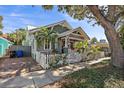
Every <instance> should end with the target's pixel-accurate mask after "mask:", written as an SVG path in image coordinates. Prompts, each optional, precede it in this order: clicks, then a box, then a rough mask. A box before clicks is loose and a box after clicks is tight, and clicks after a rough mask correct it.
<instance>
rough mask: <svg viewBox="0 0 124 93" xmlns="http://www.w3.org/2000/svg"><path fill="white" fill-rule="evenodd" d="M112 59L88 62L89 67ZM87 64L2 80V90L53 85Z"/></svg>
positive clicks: (82, 63) (70, 65) (71, 65)
mask: <svg viewBox="0 0 124 93" xmlns="http://www.w3.org/2000/svg"><path fill="white" fill-rule="evenodd" d="M107 59H110V57H106V58H101V59H99V60H97V61H91V62H88V64H89V65H92V64H96V63H99V62H101V61H103V60H107ZM85 65H86V64H85V63H84V62H81V63H75V64H69V65H68V66H64V67H60V68H58V69H56V70H53V71H51V70H41V71H35V72H30V73H28V74H23V75H21V76H16V77H12V78H7V79H0V88H24V87H27V88H38V87H43V86H45V85H47V84H50V83H53V82H55V81H58V80H60V79H62V77H63V76H65V75H67V74H70V73H72V72H74V71H78V70H80V69H83V68H85Z"/></svg>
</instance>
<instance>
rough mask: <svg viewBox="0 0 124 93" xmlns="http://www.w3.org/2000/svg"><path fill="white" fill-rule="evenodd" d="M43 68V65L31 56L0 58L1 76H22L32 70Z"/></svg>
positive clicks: (2, 77)
mask: <svg viewBox="0 0 124 93" xmlns="http://www.w3.org/2000/svg"><path fill="white" fill-rule="evenodd" d="M38 70H42V67H41V66H40V65H39V64H38V63H36V62H35V61H34V60H33V59H32V58H31V57H23V58H2V59H0V78H1V79H4V78H8V77H14V76H20V75H21V74H25V73H29V72H32V71H38Z"/></svg>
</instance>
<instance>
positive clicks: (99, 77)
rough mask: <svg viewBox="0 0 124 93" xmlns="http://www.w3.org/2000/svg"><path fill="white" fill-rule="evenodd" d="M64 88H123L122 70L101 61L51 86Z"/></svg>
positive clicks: (123, 74)
mask: <svg viewBox="0 0 124 93" xmlns="http://www.w3.org/2000/svg"><path fill="white" fill-rule="evenodd" d="M55 85H56V87H57V86H59V87H65V88H122V87H123V88H124V70H120V69H118V68H115V67H112V66H110V65H109V61H103V62H102V63H98V64H96V65H92V66H91V67H90V68H85V69H82V70H80V71H76V72H74V73H72V74H69V75H67V76H66V77H64V79H63V80H61V81H59V82H56V83H54V84H52V85H50V86H51V87H52V86H55Z"/></svg>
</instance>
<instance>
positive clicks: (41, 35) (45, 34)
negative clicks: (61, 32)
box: [35, 27, 57, 49]
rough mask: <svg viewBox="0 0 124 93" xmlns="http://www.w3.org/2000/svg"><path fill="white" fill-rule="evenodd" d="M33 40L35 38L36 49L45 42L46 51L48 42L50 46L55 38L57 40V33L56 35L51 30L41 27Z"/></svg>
mask: <svg viewBox="0 0 124 93" xmlns="http://www.w3.org/2000/svg"><path fill="white" fill-rule="evenodd" d="M35 38H36V41H37V46H38V47H40V46H42V45H43V44H44V41H45V43H46V45H47V49H48V48H49V43H50V42H51V43H52V44H54V43H55V41H56V38H57V33H56V31H53V29H48V28H45V27H41V28H40V31H38V32H36V33H35Z"/></svg>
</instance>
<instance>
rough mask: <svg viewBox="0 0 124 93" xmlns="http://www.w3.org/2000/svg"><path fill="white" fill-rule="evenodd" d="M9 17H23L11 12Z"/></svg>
mask: <svg viewBox="0 0 124 93" xmlns="http://www.w3.org/2000/svg"><path fill="white" fill-rule="evenodd" d="M10 16H12V17H21V16H23V15H22V14H18V13H14V12H13V13H11V14H10Z"/></svg>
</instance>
